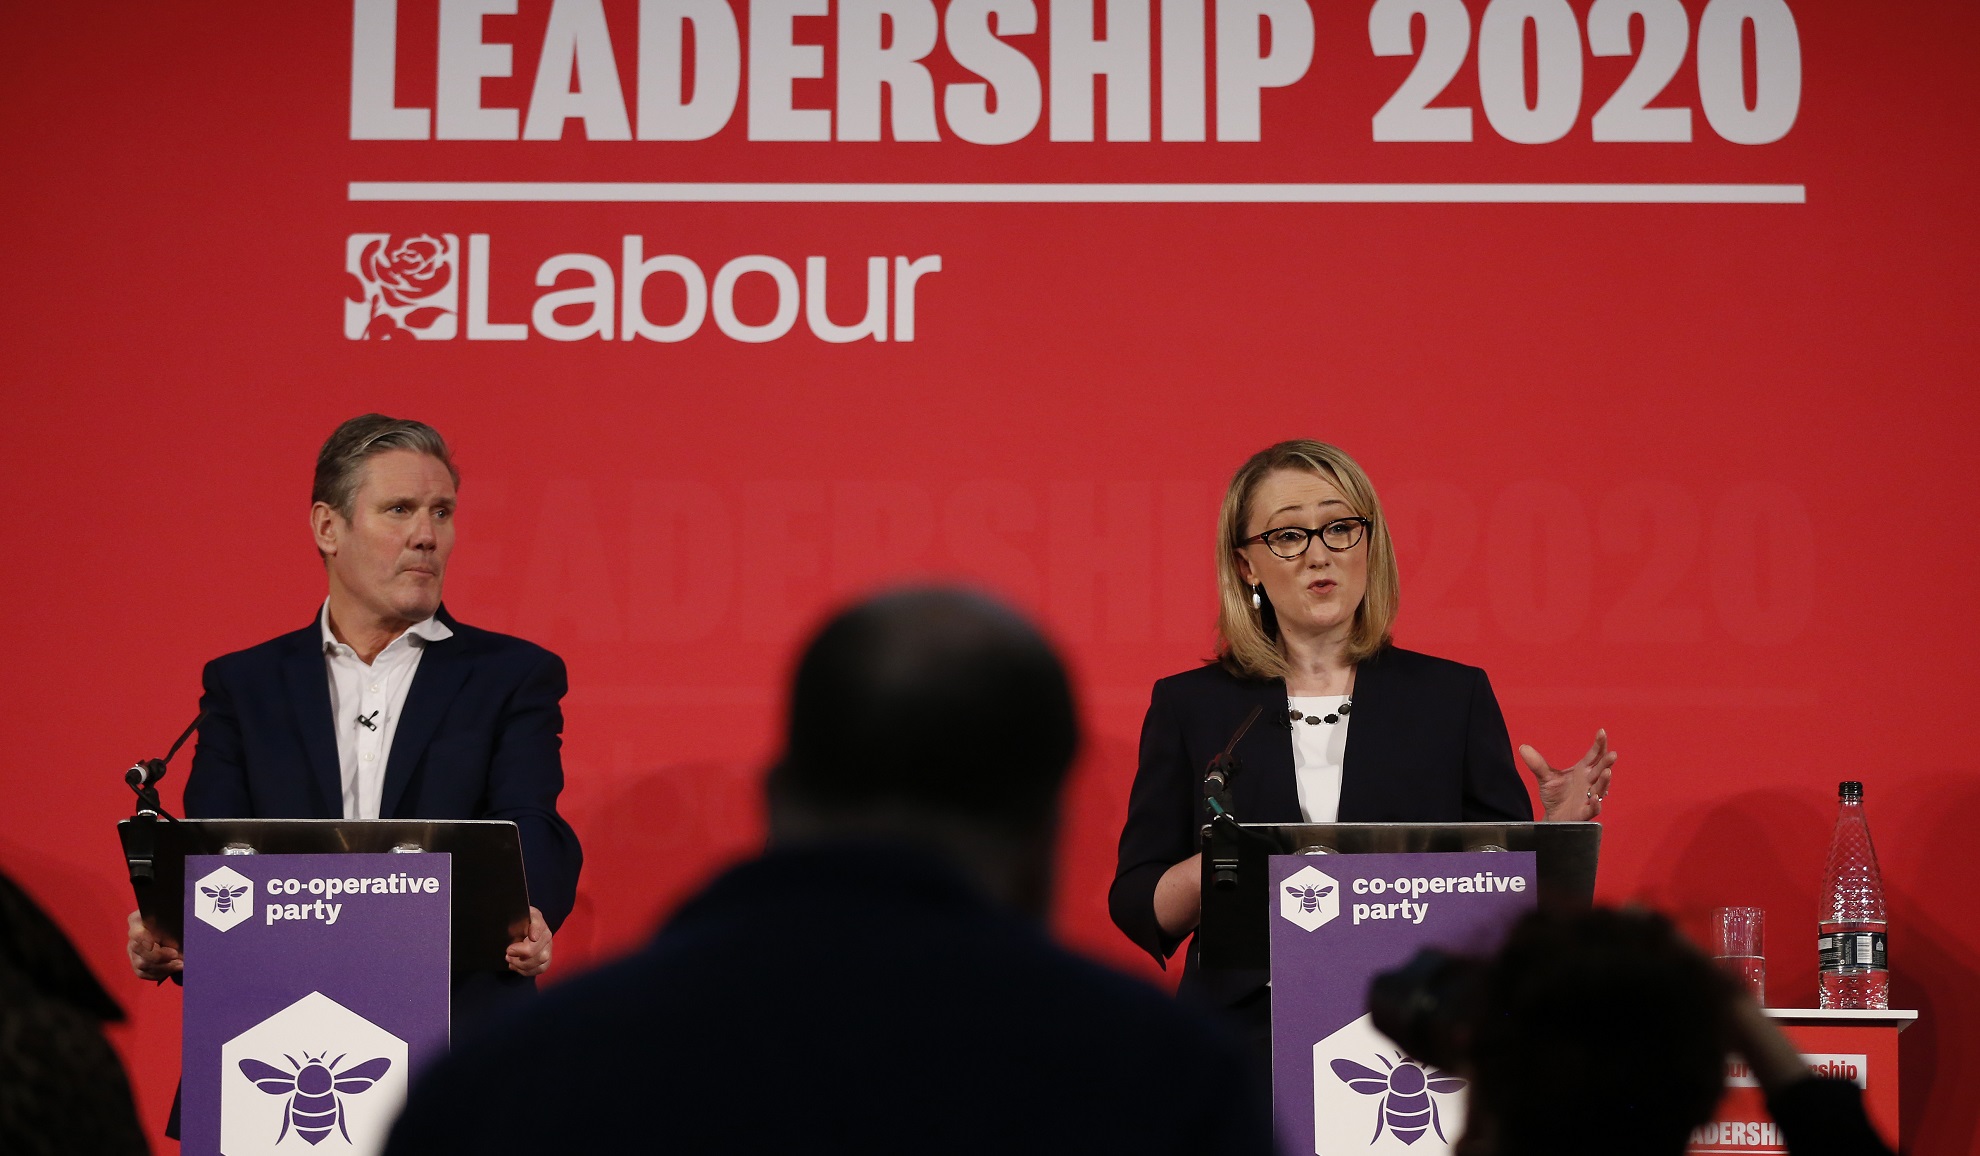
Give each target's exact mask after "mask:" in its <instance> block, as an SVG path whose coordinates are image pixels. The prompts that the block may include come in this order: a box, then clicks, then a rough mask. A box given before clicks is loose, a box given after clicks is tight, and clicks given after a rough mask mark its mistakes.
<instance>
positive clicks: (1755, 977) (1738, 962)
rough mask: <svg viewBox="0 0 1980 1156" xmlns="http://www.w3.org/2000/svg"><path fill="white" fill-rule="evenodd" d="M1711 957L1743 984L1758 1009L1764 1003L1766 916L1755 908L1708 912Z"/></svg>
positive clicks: (1765, 995)
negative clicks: (1710, 929) (1709, 917)
mask: <svg viewBox="0 0 1980 1156" xmlns="http://www.w3.org/2000/svg"><path fill="white" fill-rule="evenodd" d="M1712 958H1713V961H1714V962H1716V963H1717V964H1718V965H1719V966H1720V967H1723V968H1725V969H1726V970H1727V971H1729V972H1731V973H1732V974H1733V975H1735V976H1737V977H1739V979H1740V980H1741V981H1742V982H1744V983H1745V984H1746V987H1747V990H1749V991H1751V992H1752V993H1753V998H1754V999H1755V1000H1757V1001H1758V1002H1759V1003H1760V1005H1761V1006H1762V1007H1765V1006H1766V1004H1767V913H1766V912H1765V911H1764V910H1762V909H1761V908H1758V907H1720V908H1716V909H1715V910H1713V912H1712Z"/></svg>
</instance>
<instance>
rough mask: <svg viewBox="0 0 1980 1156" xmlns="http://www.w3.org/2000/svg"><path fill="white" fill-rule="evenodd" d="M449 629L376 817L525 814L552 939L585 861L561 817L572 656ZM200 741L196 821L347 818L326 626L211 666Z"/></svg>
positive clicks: (395, 743)
mask: <svg viewBox="0 0 1980 1156" xmlns="http://www.w3.org/2000/svg"><path fill="white" fill-rule="evenodd" d="M440 620H441V621H442V622H445V623H446V624H447V626H448V627H449V628H450V629H452V630H453V632H454V636H453V637H452V638H447V639H442V640H440V641H437V642H428V643H427V644H426V648H425V653H423V654H422V655H421V656H420V660H419V669H418V670H417V671H416V672H415V673H414V676H413V684H412V686H411V687H410V688H408V690H407V692H406V703H405V707H404V708H403V713H402V714H401V715H400V716H399V727H398V730H396V731H395V732H393V735H392V752H391V755H390V756H389V757H388V759H387V761H386V763H385V789H384V794H383V796H382V797H381V800H380V803H379V808H378V813H379V816H380V817H381V818H386V819H513V820H514V821H515V823H516V826H517V828H518V830H519V831H520V833H521V838H522V852H523V870H524V873H525V874H526V876H527V877H528V880H529V901H530V903H531V904H532V905H534V906H535V907H536V908H537V909H539V910H540V911H542V912H543V919H544V922H546V923H548V924H549V925H550V927H551V928H552V929H553V930H554V929H555V928H556V927H557V926H558V925H560V924H562V923H563V921H564V917H565V916H567V915H569V914H570V912H571V905H572V904H573V903H574V902H576V898H577V880H578V868H579V867H580V866H581V865H582V863H583V861H584V853H583V851H582V850H581V849H580V848H579V847H578V840H577V834H576V833H575V832H573V831H572V830H571V827H570V824H568V823H566V822H564V820H563V818H562V817H561V816H560V815H558V814H557V795H558V793H559V792H560V791H562V790H563V789H564V768H563V761H562V758H561V756H560V755H559V751H560V749H561V747H562V744H563V740H562V739H561V737H560V735H561V733H562V731H563V729H564V713H563V709H562V707H561V706H559V703H560V701H561V700H562V699H563V697H564V691H565V689H566V686H567V683H566V679H565V676H564V660H563V659H561V658H558V657H557V656H556V655H554V654H552V653H550V652H549V651H547V650H545V649H543V648H542V647H540V646H538V645H536V644H535V643H533V642H526V641H524V640H523V639H520V638H512V637H510V636H508V635H506V634H495V633H493V632H491V631H487V630H477V629H476V628H474V627H472V626H464V625H462V624H461V623H459V622H456V621H454V619H453V617H452V616H450V615H449V614H448V613H447V611H446V609H445V608H444V607H443V608H442V609H441V610H440ZM201 681H202V685H203V686H204V689H205V693H204V694H203V695H202V696H201V697H200V700H199V705H200V709H201V710H203V711H205V712H206V717H205V719H204V720H203V721H201V723H200V725H199V746H198V747H197V749H195V751H194V752H193V763H192V771H191V773H190V774H189V775H187V777H186V795H185V808H186V816H187V817H188V818H194V819H339V818H342V817H343V814H344V803H343V779H342V775H341V772H340V771H339V770H338V764H337V736H336V734H335V733H334V732H333V729H332V728H333V726H334V723H333V721H332V719H331V717H330V675H329V671H328V669H327V668H326V667H325V665H324V660H323V633H322V627H321V626H320V625H319V621H318V619H316V618H312V619H310V623H309V625H308V626H306V627H304V628H303V629H301V630H298V631H296V632H295V633H293V634H284V635H282V636H281V637H279V638H276V639H273V640H271V641H268V642H264V643H262V644H261V645H260V646H254V647H249V648H248V649H246V650H241V651H236V652H234V653H233V654H228V655H223V656H222V657H220V658H216V659H214V660H213V661H212V662H209V663H207V664H206V671H205V673H204V675H202V679H201Z"/></svg>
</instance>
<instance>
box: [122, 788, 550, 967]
mask: <svg viewBox="0 0 1980 1156" xmlns="http://www.w3.org/2000/svg"><path fill="white" fill-rule="evenodd" d="M117 834H118V836H119V837H120V838H121V839H122V840H123V844H124V857H125V860H126V861H127V863H128V865H129V867H130V872H131V889H132V890H133V891H135V892H136V893H137V901H138V911H139V912H140V913H141V914H142V915H143V916H144V918H145V919H146V921H147V922H149V923H150V924H151V925H152V926H153V927H155V928H157V929H158V930H159V931H161V932H163V933H164V934H166V935H168V936H170V937H171V938H172V939H174V940H179V939H182V937H183V936H184V934H185V892H186V856H188V855H227V854H240V855H248V854H254V855H310V854H320V855H336V854H349V853H378V852H390V851H404V852H407V853H409V854H411V853H419V852H445V853H447V854H449V855H452V856H453V863H454V870H453V878H454V885H453V898H454V904H453V907H454V916H453V932H452V934H453V943H454V963H455V966H456V967H457V968H460V969H461V970H465V971H507V970H508V962H507V959H506V953H507V951H508V948H509V944H510V943H512V942H514V941H515V940H516V939H517V938H519V937H521V936H523V935H525V934H527V933H528V931H529V884H528V882H527V881H526V880H525V878H524V876H523V862H522V843H521V840H520V837H519V836H518V834H517V832H516V825H515V824H514V823H512V822H510V821H508V820H506V819H185V820H181V821H179V822H176V823H174V822H160V821H157V820H152V819H126V820H124V821H123V822H121V823H119V824H117Z"/></svg>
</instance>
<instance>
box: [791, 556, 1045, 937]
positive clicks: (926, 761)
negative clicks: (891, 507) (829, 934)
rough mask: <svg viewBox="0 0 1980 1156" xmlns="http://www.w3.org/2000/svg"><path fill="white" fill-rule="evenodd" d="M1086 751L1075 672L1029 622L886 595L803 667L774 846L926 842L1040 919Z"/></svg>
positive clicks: (914, 596) (977, 606) (941, 598)
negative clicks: (1057, 834)
mask: <svg viewBox="0 0 1980 1156" xmlns="http://www.w3.org/2000/svg"><path fill="white" fill-rule="evenodd" d="M1078 745H1079V724H1078V720H1077V713H1076V711H1075V708H1074V705H1073V697H1072V688H1071V685H1070V683H1069V682H1068V680H1067V677H1066V671H1065V667H1064V665H1063V664H1062V663H1061V662H1060V661H1059V657H1058V655H1057V654H1056V653H1054V652H1053V650H1052V647H1051V645H1050V644H1049V643H1047V642H1046V641H1045V638H1044V636H1043V635H1041V634H1040V633H1039V632H1038V630H1037V629H1036V628H1034V627H1033V626H1032V625H1031V624H1030V623H1028V622H1026V621H1025V620H1024V619H1023V618H1021V617H1019V616H1018V615H1017V614H1016V613H1015V612H1013V611H1011V610H1010V609H1008V608H1006V607H1004V606H1002V605H1000V604H998V603H996V602H993V601H991V600H990V599H988V598H985V597H983V596H981V595H976V594H969V593H965V592H962V591H958V590H943V589H925V590H906V591H900V592H897V593H891V594H884V595H881V596H879V597H877V598H874V599H872V600H870V601H867V602H863V603H860V604H859V605H856V606H854V607H852V608H850V609H848V610H846V611H843V612H842V613H840V614H839V615H838V616H837V617H835V618H833V619H832V620H831V621H830V622H828V623H826V625H825V627H824V629H823V630H821V631H820V632H819V633H818V635H817V637H816V638H814V639H812V641H811V644H810V646H808V647H807V648H806V649H805V652H804V656H803V658H802V659H800V660H799V663H798V667H797V674H796V678H795V679H794V681H793V685H792V688H791V698H790V716H789V723H788V729H787V731H786V739H785V747H784V754H783V757H782V759H781V760H780V761H779V762H778V764H777V766H776V768H775V769H774V770H773V771H772V772H771V774H770V781H769V796H770V812H771V830H772V837H773V838H774V839H777V840H779V841H791V840H795V839H806V838H820V837H839V836H845V837H858V836H871V835H884V836H900V837H907V838H912V839H916V840H918V841H921V842H924V843H931V844H935V845H936V846H937V847H938V849H940V850H944V851H947V852H949V853H950V854H951V855H952V857H956V858H960V859H961V860H963V861H964V864H965V866H968V867H972V868H975V869H977V871H978V874H979V876H981V875H983V873H984V870H983V869H984V868H986V866H989V867H990V870H991V874H993V875H1001V876H1011V877H1008V878H986V879H984V882H986V883H987V884H988V885H990V886H991V889H992V890H993V891H997V892H1000V893H1001V894H1002V895H1003V897H1004V898H1006V899H1009V900H1012V901H1014V902H1019V903H1020V904H1022V905H1025V906H1035V905H1036V904H1037V903H1038V902H1039V901H1040V899H1041V897H1040V896H1038V895H1036V894H1032V892H1033V891H1034V890H1035V888H1036V886H1037V885H1039V884H1040V883H1042V882H1043V880H1044V879H1045V878H1047V877H1049V869H1048V863H1049V857H1050V849H1051V841H1052V835H1053V833H1054V830H1055V828H1056V825H1057V815H1058V798H1059V790H1060V787H1061V786H1062V785H1063V784H1064V782H1065V778H1066V773H1067V771H1068V769H1069V768H1070V767H1071V765H1072V759H1073V755H1074V752H1075V751H1076V749H1077V748H1078ZM1041 856H1042V859H1041ZM990 860H995V861H997V863H998V864H1001V866H996V865H992V864H989V863H988V861H990ZM1013 872H1015V873H1016V875H1024V876H1026V878H1025V879H1024V880H1022V881H1021V885H1020V881H1019V880H1017V879H1016V878H1015V876H1013ZM1033 876H1035V877H1033Z"/></svg>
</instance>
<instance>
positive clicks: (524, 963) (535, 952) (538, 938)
mask: <svg viewBox="0 0 1980 1156" xmlns="http://www.w3.org/2000/svg"><path fill="white" fill-rule="evenodd" d="M173 954H174V955H177V954H178V953H177V952H174V953H173ZM509 970H510V971H513V972H515V973H516V974H517V975H528V976H537V975H542V974H543V973H544V972H546V971H549V970H550V925H549V924H547V923H545V922H543V913H542V912H541V911H538V910H537V909H536V908H534V907H532V908H530V909H529V935H528V936H526V937H524V938H522V939H518V940H516V941H515V942H514V943H511V944H510V945H509ZM140 974H142V973H140Z"/></svg>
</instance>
